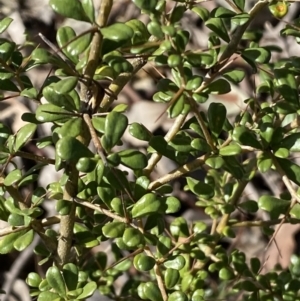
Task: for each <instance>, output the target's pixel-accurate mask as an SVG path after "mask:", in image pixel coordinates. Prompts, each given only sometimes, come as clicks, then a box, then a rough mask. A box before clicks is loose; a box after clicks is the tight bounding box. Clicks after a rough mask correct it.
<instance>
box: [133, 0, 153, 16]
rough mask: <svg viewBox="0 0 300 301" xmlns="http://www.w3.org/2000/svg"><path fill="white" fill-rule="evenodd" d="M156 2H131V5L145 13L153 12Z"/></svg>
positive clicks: (146, 0)
mask: <svg viewBox="0 0 300 301" xmlns="http://www.w3.org/2000/svg"><path fill="white" fill-rule="evenodd" d="M157 2H158V0H149V1H148V0H133V3H134V4H135V5H136V6H137V7H138V8H139V9H141V10H143V11H146V12H152V13H153V12H155V8H156V5H157Z"/></svg>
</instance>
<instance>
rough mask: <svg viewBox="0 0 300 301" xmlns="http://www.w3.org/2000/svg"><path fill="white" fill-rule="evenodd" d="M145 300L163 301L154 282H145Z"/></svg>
mask: <svg viewBox="0 0 300 301" xmlns="http://www.w3.org/2000/svg"><path fill="white" fill-rule="evenodd" d="M144 294H145V297H146V299H148V300H151V301H163V298H162V296H161V293H160V290H159V288H158V286H157V284H155V283H154V282H146V283H145V287H144Z"/></svg>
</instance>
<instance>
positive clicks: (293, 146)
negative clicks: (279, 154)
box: [279, 133, 300, 152]
mask: <svg viewBox="0 0 300 301" xmlns="http://www.w3.org/2000/svg"><path fill="white" fill-rule="evenodd" d="M279 147H282V148H286V149H288V150H289V151H290V152H299V151H300V133H292V134H291V135H289V136H287V137H285V138H284V139H282V140H281V141H280V143H279Z"/></svg>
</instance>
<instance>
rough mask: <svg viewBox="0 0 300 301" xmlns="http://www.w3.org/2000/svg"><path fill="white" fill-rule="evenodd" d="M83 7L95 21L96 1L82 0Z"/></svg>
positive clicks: (90, 18)
mask: <svg viewBox="0 0 300 301" xmlns="http://www.w3.org/2000/svg"><path fill="white" fill-rule="evenodd" d="M81 5H82V8H83V10H84V12H85V14H86V16H87V17H88V18H89V20H90V22H91V23H92V22H94V21H95V9H94V2H93V0H81Z"/></svg>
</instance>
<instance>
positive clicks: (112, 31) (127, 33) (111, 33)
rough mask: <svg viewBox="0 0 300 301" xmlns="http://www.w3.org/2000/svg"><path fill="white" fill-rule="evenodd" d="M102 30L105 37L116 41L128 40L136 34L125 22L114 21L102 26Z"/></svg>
mask: <svg viewBox="0 0 300 301" xmlns="http://www.w3.org/2000/svg"><path fill="white" fill-rule="evenodd" d="M100 31H101V33H102V35H103V37H104V38H105V39H108V40H112V41H116V42H120V41H123V42H125V41H126V42H127V41H128V40H130V39H131V38H132V37H133V35H134V31H133V29H132V28H131V27H130V26H128V25H126V24H124V23H114V24H112V25H110V26H107V27H104V28H101V29H100Z"/></svg>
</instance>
